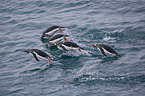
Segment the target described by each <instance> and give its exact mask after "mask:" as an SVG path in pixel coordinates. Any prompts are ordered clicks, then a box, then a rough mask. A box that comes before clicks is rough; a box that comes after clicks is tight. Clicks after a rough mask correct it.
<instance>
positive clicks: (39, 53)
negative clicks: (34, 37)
mask: <svg viewBox="0 0 145 96" xmlns="http://www.w3.org/2000/svg"><path fill="white" fill-rule="evenodd" d="M22 52H27V53H29V54H31V55H33V57H34V58H35V59H36V60H37V61H40V60H39V59H38V57H40V58H42V59H45V60H47V61H48V62H49V63H51V62H52V59H51V57H50V56H49V55H48V54H46V53H45V52H43V51H41V50H38V49H28V50H24V51H22Z"/></svg>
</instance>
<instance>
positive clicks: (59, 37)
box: [48, 34, 69, 44]
mask: <svg viewBox="0 0 145 96" xmlns="http://www.w3.org/2000/svg"><path fill="white" fill-rule="evenodd" d="M68 36H69V35H63V34H56V35H54V36H52V37H50V39H49V40H48V43H50V44H56V43H58V42H60V41H61V40H63V38H65V39H66V37H68Z"/></svg>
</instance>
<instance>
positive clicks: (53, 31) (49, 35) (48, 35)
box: [41, 26, 65, 38]
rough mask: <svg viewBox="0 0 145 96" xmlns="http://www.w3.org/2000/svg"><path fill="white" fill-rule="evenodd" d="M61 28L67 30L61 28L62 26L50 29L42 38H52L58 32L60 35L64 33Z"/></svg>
mask: <svg viewBox="0 0 145 96" xmlns="http://www.w3.org/2000/svg"><path fill="white" fill-rule="evenodd" d="M60 28H65V27H60V26H51V27H49V28H48V29H46V30H45V31H44V32H43V34H42V36H41V38H50V37H51V36H52V35H54V34H55V33H56V31H59V32H60V33H62V30H61V29H60Z"/></svg>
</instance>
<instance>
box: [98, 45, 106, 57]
mask: <svg viewBox="0 0 145 96" xmlns="http://www.w3.org/2000/svg"><path fill="white" fill-rule="evenodd" d="M99 49H100V51H101V53H102V54H103V55H105V56H107V55H106V54H105V52H104V50H103V49H102V48H101V47H99Z"/></svg>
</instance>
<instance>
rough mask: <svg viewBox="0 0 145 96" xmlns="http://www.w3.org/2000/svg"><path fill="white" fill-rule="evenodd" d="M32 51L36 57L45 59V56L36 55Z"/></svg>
mask: <svg viewBox="0 0 145 96" xmlns="http://www.w3.org/2000/svg"><path fill="white" fill-rule="evenodd" d="M34 53H35V54H36V56H37V57H39V58H42V59H45V60H47V59H46V58H45V57H42V56H40V55H38V54H37V53H36V52H34Z"/></svg>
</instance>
